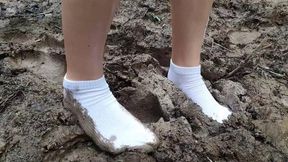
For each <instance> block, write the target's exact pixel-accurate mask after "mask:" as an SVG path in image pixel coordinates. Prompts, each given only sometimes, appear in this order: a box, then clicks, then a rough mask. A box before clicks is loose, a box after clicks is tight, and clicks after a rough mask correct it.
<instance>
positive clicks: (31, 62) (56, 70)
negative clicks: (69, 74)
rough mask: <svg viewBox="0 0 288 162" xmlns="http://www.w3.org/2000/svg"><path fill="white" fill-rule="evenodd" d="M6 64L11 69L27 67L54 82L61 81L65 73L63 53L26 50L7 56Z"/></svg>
mask: <svg viewBox="0 0 288 162" xmlns="http://www.w3.org/2000/svg"><path fill="white" fill-rule="evenodd" d="M4 64H5V65H6V68H7V67H8V69H10V70H13V69H27V70H28V71H31V72H33V73H34V74H36V75H39V76H41V77H44V78H45V79H47V80H49V81H51V82H54V83H61V82H62V79H63V75H64V74H65V61H64V56H63V55H57V54H48V53H44V52H39V51H24V52H22V53H21V54H17V55H16V56H15V57H7V58H5V61H4ZM5 65H4V67H5Z"/></svg>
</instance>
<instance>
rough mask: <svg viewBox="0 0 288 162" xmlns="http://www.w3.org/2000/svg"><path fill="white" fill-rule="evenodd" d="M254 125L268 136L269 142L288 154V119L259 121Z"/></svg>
mask: <svg viewBox="0 0 288 162" xmlns="http://www.w3.org/2000/svg"><path fill="white" fill-rule="evenodd" d="M253 123H254V124H255V126H256V127H257V128H258V129H259V130H260V131H261V132H262V133H263V134H264V135H265V136H266V140H267V142H271V143H272V144H273V145H274V146H276V147H277V148H278V149H279V150H281V151H282V152H288V117H285V118H284V119H283V120H276V121H263V120H258V121H254V122H253Z"/></svg>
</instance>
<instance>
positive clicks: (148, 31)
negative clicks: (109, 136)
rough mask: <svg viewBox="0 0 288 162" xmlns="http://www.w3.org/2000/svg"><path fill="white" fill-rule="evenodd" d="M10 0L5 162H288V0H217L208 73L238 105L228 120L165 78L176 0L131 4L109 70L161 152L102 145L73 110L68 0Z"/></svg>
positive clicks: (226, 99)
mask: <svg viewBox="0 0 288 162" xmlns="http://www.w3.org/2000/svg"><path fill="white" fill-rule="evenodd" d="M0 8H1V10H0V14H1V19H0V92H1V93H0V161H1V162H2V161H3V162H6V161H7V162H9V161H16V162H18V161H19V162H22V161H53V162H54V161H97V162H114V161H119V162H120V161H123V162H156V161H158V162H191V161H205V162H206V161H220V162H222V161H229V162H230V161H232V162H233V161H235V162H236V161H240V162H251V161H253V162H266V161H267V162H268V161H273V162H274V161H275V162H286V161H287V159H288V142H287V138H288V124H287V123H288V114H287V110H288V86H287V85H288V82H287V80H288V78H287V76H288V71H287V70H288V60H287V58H288V57H287V56H288V54H287V53H288V50H287V47H288V43H287V39H288V21H287V20H288V2H287V0H279V1H276V0H275V1H274V0H273V1H272V0H266V1H263V0H257V1H248V0H231V1H226V0H219V1H215V4H214V10H213V12H212V14H211V20H210V22H209V25H208V29H207V35H206V40H205V44H204V48H203V54H202V62H203V63H202V65H203V72H202V73H203V75H204V78H205V79H206V83H207V85H208V86H209V88H210V90H211V92H212V93H213V95H214V96H215V97H216V98H217V100H218V101H220V102H221V103H223V104H225V105H227V106H229V107H230V109H231V110H232V111H233V112H234V113H233V115H232V116H231V117H230V118H229V120H228V121H226V122H224V124H222V125H220V124H218V123H216V122H215V121H212V120H211V119H209V118H207V116H205V115H203V113H201V111H200V109H199V107H197V105H194V104H193V103H192V102H191V101H189V100H188V99H187V98H186V97H185V96H184V95H183V93H182V92H180V91H179V90H178V89H176V88H175V87H174V86H173V85H172V84H171V83H170V82H169V81H168V80H167V79H166V77H165V75H166V74H167V66H168V65H169V58H170V56H169V54H170V52H171V46H170V40H171V27H170V26H169V21H170V20H169V16H170V13H169V4H168V2H167V1H164V0H163V1H162V0H160V1H155V0H146V1H141V0H135V1H131V0H122V1H121V5H120V8H119V11H118V13H117V15H116V17H115V19H114V21H113V25H112V26H111V31H110V33H109V36H108V42H107V52H106V55H105V59H106V63H105V73H106V75H107V79H108V82H109V83H110V85H111V89H112V90H113V92H114V94H115V95H116V96H117V98H118V99H119V101H120V102H121V103H122V104H123V105H125V106H126V107H127V109H128V110H129V111H131V112H132V113H134V114H135V116H137V117H138V118H139V119H141V120H142V121H144V122H145V123H147V125H148V126H149V127H150V128H151V129H152V130H154V132H155V133H156V134H157V135H158V137H159V138H160V140H161V144H160V146H159V147H158V149H157V150H155V152H154V153H151V154H143V153H138V152H125V153H122V154H120V155H111V154H108V153H106V152H103V151H101V150H100V149H99V148H98V147H97V146H96V145H94V144H93V142H92V140H91V139H89V138H88V137H87V136H86V135H85V134H84V132H83V130H82V129H81V128H80V127H79V126H78V124H77V121H76V119H75V117H74V116H72V115H71V113H70V112H68V111H67V110H66V109H64V108H63V105H62V87H61V79H62V76H63V75H64V72H65V67H64V64H65V63H64V62H65V60H64V52H63V51H64V50H63V36H62V34H61V28H60V27H61V24H60V22H61V17H60V3H59V1H56V0H52V1H43V0H37V1H29V2H28V1H23V0H20V1H17V2H15V1H12V0H11V1H9V0H7V1H1V2H0ZM131 98H134V100H131ZM135 105H138V106H139V107H138V108H139V109H135V107H136V106H135ZM146 105H147V106H146ZM136 108H137V107H136ZM151 112H152V113H151Z"/></svg>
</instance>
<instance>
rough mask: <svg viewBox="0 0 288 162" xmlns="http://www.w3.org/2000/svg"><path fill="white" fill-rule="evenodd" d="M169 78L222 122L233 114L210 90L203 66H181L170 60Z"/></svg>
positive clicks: (204, 111)
mask: <svg viewBox="0 0 288 162" xmlns="http://www.w3.org/2000/svg"><path fill="white" fill-rule="evenodd" d="M168 79H169V80H171V81H172V82H173V83H174V84H175V85H176V86H177V87H178V88H179V89H181V90H182V91H183V92H184V93H185V94H186V95H187V96H188V97H189V98H190V99H192V101H193V102H195V103H196V104H198V105H199V106H200V107H201V108H202V111H203V113H204V114H206V115H207V116H209V117H211V118H212V119H214V120H217V121H218V122H220V123H222V121H223V120H225V119H227V117H228V116H229V115H230V114H231V112H230V111H229V110H228V109H227V108H226V107H224V106H222V105H220V104H219V103H218V102H217V101H216V100H215V99H214V97H213V96H212V95H211V93H210V92H209V90H208V88H207V87H206V85H205V82H204V81H203V79H202V76H201V66H200V65H199V66H196V67H180V66H177V65H175V64H174V63H173V62H172V60H171V61H170V68H169V72H168Z"/></svg>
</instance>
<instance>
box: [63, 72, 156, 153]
mask: <svg viewBox="0 0 288 162" xmlns="http://www.w3.org/2000/svg"><path fill="white" fill-rule="evenodd" d="M63 85H64V106H65V107H66V108H68V109H70V110H71V111H72V113H73V114H75V115H76V116H77V118H78V120H79V124H80V125H81V127H82V128H83V129H84V131H85V132H86V134H87V135H88V136H90V137H91V138H92V140H93V141H94V142H95V143H96V144H97V145H98V146H99V147H100V148H101V149H103V150H106V151H108V152H110V153H114V154H117V153H120V152H123V151H125V150H138V151H141V152H151V151H152V150H153V149H154V148H155V147H156V146H157V144H158V139H157V137H156V136H155V134H154V133H153V132H151V131H150V130H149V129H148V128H146V127H145V126H144V125H143V124H142V123H141V122H140V121H139V120H138V119H136V118H135V117H134V116H133V115H131V114H130V113H129V112H128V111H127V110H126V109H125V108H124V107H123V106H121V104H119V103H118V101H117V100H116V98H115V97H114V96H113V94H112V93H111V91H110V89H109V86H108V84H107V83H106V81H105V78H104V77H102V78H100V79H98V80H92V81H70V80H68V79H67V78H64V82H63Z"/></svg>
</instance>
